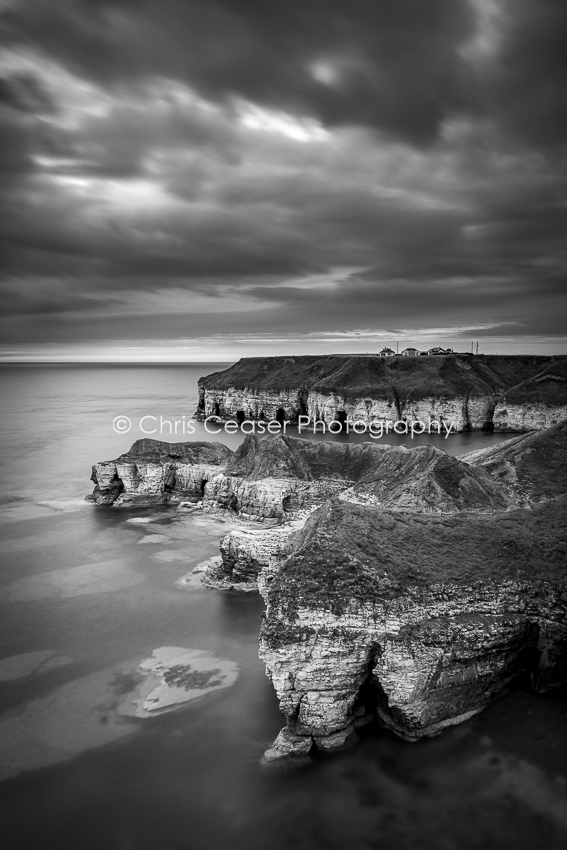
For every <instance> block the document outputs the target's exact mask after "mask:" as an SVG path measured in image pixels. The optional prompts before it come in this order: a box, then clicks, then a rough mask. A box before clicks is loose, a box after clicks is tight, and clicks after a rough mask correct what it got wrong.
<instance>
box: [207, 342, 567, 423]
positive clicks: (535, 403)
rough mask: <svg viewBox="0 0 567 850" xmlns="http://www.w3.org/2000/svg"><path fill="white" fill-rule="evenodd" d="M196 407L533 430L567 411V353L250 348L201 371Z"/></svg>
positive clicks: (226, 413)
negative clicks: (293, 352) (282, 353)
mask: <svg viewBox="0 0 567 850" xmlns="http://www.w3.org/2000/svg"><path fill="white" fill-rule="evenodd" d="M196 415H197V417H198V418H201V419H205V418H206V417H208V416H216V417H219V418H220V419H231V418H234V419H249V420H263V419H266V420H276V419H279V420H280V421H283V420H286V421H289V422H292V423H294V422H297V420H298V417H299V416H305V417H308V419H309V420H310V422H315V421H321V422H326V423H329V422H331V421H335V420H336V421H339V422H355V421H363V422H367V423H368V422H370V421H392V422H394V421H398V420H407V421H410V422H411V421H421V422H427V421H428V420H429V419H431V420H432V421H435V422H439V423H442V422H451V423H453V430H456V431H467V430H481V429H490V430H492V429H494V430H498V431H512V432H514V431H516V432H526V431H531V430H536V429H541V428H547V427H549V426H550V425H553V424H555V423H557V422H559V421H561V420H564V419H567V357H565V356H557V357H538V356H529V355H476V356H471V355H464V354H450V355H445V356H425V357H401V356H400V357H380V356H379V355H361V354H357V355H324V356H298V357H264V358H261V357H247V358H243V359H241V360H239V361H238V363H235V364H234V366H231V367H230V368H229V369H226V370H224V371H223V372H215V373H213V374H211V375H207V376H205V377H203V378H200V380H199V405H198V408H197V411H196Z"/></svg>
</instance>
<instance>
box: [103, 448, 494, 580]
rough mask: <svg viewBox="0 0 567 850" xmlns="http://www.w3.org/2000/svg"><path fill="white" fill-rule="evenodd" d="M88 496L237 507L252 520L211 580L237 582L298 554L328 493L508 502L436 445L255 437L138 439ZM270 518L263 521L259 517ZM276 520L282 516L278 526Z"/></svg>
mask: <svg viewBox="0 0 567 850" xmlns="http://www.w3.org/2000/svg"><path fill="white" fill-rule="evenodd" d="M92 480H93V481H94V483H95V488H94V491H93V493H92V495H91V496H90V497H89V499H90V500H91V501H93V502H95V503H96V504H102V505H112V506H113V507H117V508H125V507H126V508H128V507H134V506H147V505H155V504H173V505H181V506H186V505H187V504H188V503H189V504H197V503H199V504H200V505H201V506H202V507H203V508H204V509H205V510H211V509H217V508H220V509H229V510H232V511H234V512H235V513H237V514H238V515H239V516H240V517H241V518H242V519H243V521H244V520H254V521H255V524H256V528H250V527H249V526H245V527H243V528H242V529H241V530H234V531H232V532H230V533H229V534H228V535H227V536H226V537H225V538H223V541H222V542H221V546H220V551H221V556H222V566H221V567H220V568H218V567H211V569H210V570H209V571H208V572H207V575H206V577H205V582H206V583H207V582H208V583H209V585H211V586H216V587H225V588H228V587H230V588H235V589H238V588H239V587H241V586H242V584H243V583H247V584H249V583H255V582H256V579H257V575H258V573H259V571H260V570H261V569H263V568H265V567H267V566H268V565H269V563H270V562H271V561H272V560H273V559H274V558H280V557H283V556H284V555H286V554H288V553H289V545H290V544H289V538H290V537H291V536H292V535H293V533H294V532H295V531H296V530H297V529H298V528H300V527H302V526H303V524H304V522H305V520H306V519H307V517H308V516H309V515H310V513H312V512H313V511H314V510H315V509H316V508H317V507H318V506H320V505H321V504H322V503H323V502H324V501H325V500H326V499H328V498H329V497H331V496H333V495H340V497H341V499H343V500H344V501H347V502H353V503H356V504H358V503H362V504H372V505H379V506H384V507H397V508H405V509H412V510H422V511H425V512H431V513H450V512H453V511H456V510H460V509H462V508H467V509H469V510H488V509H491V508H493V509H502V508H505V507H506V506H508V504H509V503H510V500H509V497H508V496H507V494H506V492H505V488H503V487H502V486H501V484H500V483H499V482H495V481H493V480H492V478H491V477H490V475H489V473H488V472H486V471H485V470H484V469H483V468H482V467H478V468H473V467H471V466H470V465H468V464H466V463H464V462H463V461H461V460H459V459H457V458H454V457H452V456H450V455H447V454H446V453H445V452H443V451H441V450H439V449H436V448H434V447H432V446H428V445H427V446H420V447H416V448H414V449H406V448H404V447H399V446H395V447H394V446H383V445H376V444H373V443H363V444H359V445H349V444H344V443H343V444H339V443H330V442H329V443H327V442H321V443H320V442H317V443H314V442H310V441H307V440H300V439H297V438H294V437H284V436H274V437H267V438H264V439H259V438H258V437H256V436H253V435H250V436H248V437H247V438H246V439H245V441H244V443H243V444H242V445H241V446H240V447H239V448H238V450H237V451H236V452H234V453H233V452H231V451H230V450H229V449H228V448H226V447H225V446H223V445H221V444H218V443H212V444H211V443H180V444H169V443H163V442H160V441H157V440H138V441H137V442H136V443H134V445H133V446H132V448H131V449H130V450H129V452H127V453H126V454H124V455H121V456H120V457H119V458H117V459H116V460H113V461H105V462H102V463H97V464H95V465H94V467H93V474H92ZM258 520H260V521H262V523H263V525H262V526H261V527H257V521H258ZM274 523H281V525H279V526H278V527H276V528H274V527H273V524H274Z"/></svg>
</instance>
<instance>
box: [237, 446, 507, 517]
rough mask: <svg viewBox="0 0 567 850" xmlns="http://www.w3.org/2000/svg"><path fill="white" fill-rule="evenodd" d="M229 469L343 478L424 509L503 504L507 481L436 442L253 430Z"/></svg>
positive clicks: (255, 475) (361, 489) (390, 501)
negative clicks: (345, 439) (316, 437)
mask: <svg viewBox="0 0 567 850" xmlns="http://www.w3.org/2000/svg"><path fill="white" fill-rule="evenodd" d="M226 471H227V474H229V475H238V476H242V477H245V478H247V479H249V480H252V481H255V480H259V479H265V478H292V479H299V480H301V481H319V480H322V479H342V480H343V481H344V482H345V487H346V486H348V485H351V484H352V485H354V494H355V496H360V495H370V496H373V497H375V498H376V499H378V500H379V501H380V502H381V503H382V504H385V505H398V506H402V505H405V506H406V507H408V508H410V507H411V508H413V509H418V508H421V509H423V510H435V511H436V512H440V511H454V510H457V509H459V510H462V509H465V508H470V509H476V510H487V509H489V508H494V509H500V510H503V509H504V508H506V507H507V506H508V504H509V502H508V499H507V497H506V495H505V494H504V492H503V490H502V488H501V486H500V485H499V484H498V483H496V482H494V481H493V480H492V479H491V477H490V476H489V474H488V473H487V472H486V471H485V470H484V469H483V468H482V467H478V468H473V467H471V466H470V465H469V464H467V463H464V462H463V461H462V460H460V459H458V458H455V457H453V456H452V455H449V454H447V453H446V452H444V451H443V450H442V449H438V448H436V447H434V446H432V445H422V446H415V447H413V448H406V447H405V446H388V445H378V444H375V443H358V444H351V443H333V442H313V441H311V440H302V439H300V438H297V437H288V436H283V435H277V436H273V437H262V438H258V437H257V436H255V435H249V436H248V437H247V438H246V439H245V441H244V442H243V443H242V445H241V446H240V447H239V448H238V450H237V451H236V453H235V455H234V456H233V458H232V459H231V461H230V462H229V464H228V466H227V470H226Z"/></svg>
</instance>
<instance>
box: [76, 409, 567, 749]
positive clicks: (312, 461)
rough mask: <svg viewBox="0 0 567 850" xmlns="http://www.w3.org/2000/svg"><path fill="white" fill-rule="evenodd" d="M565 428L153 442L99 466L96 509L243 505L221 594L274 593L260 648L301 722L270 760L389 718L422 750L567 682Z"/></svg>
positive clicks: (209, 579) (289, 712) (214, 572)
mask: <svg viewBox="0 0 567 850" xmlns="http://www.w3.org/2000/svg"><path fill="white" fill-rule="evenodd" d="M566 457H567V422H564V423H561V424H559V425H556V426H553V427H551V428H549V429H547V430H545V431H541V432H538V433H532V434H527V435H522V436H519V437H515V438H513V439H510V440H507V441H505V442H503V443H500V444H499V445H497V446H493V447H491V448H489V449H485V450H482V451H477V452H472V453H470V454H468V455H465V456H463V457H462V458H455V457H451V456H450V455H447V454H446V453H445V452H443V451H441V450H439V449H436V448H433V447H432V446H421V447H417V448H414V449H406V448H402V447H390V446H383V445H376V444H371V443H365V444H360V445H348V444H338V443H314V442H308V441H305V440H299V439H295V438H291V437H282V436H279V437H272V438H263V439H258V438H257V437H254V436H250V437H248V438H247V439H246V440H245V442H244V443H243V444H242V446H241V447H240V448H239V449H238V451H237V452H235V453H233V452H231V451H230V450H229V449H227V448H226V447H224V446H222V445H220V444H205V443H188V444H173V445H171V444H168V443H161V442H158V441H153V440H142V441H138V442H137V443H135V444H134V446H133V447H132V449H130V451H129V452H128V453H126V454H125V455H122V456H121V457H120V458H118V459H117V460H116V461H109V462H105V463H102V464H95V466H94V467H93V481H94V482H95V485H96V486H95V490H94V493H93V495H92V496H91V497H90V498H91V499H92V500H93V501H95V502H97V503H98V504H104V505H113V506H116V507H127V506H131V505H140V504H141V505H145V504H163V503H170V504H174V505H175V504H177V505H178V506H180V507H182V506H184V505H185V506H187V505H189V506H196V505H198V506H199V508H201V509H203V510H217V509H225V510H226V509H230V510H233V511H235V512H236V513H237V514H239V515H240V517H241V518H242V519H243V521H244V522H243V525H242V527H241V528H238V529H236V530H235V531H232V532H231V533H230V534H228V535H226V536H225V537H224V538H223V540H222V541H221V544H220V551H221V556H222V560H221V563H220V564H218V563H217V564H216V566H215V568H214V569H211V571H208V572H207V573H205V583H208V584H209V586H214V587H224V588H238V587H239V586H240V587H248V588H249V587H250V586H251V585H252V584H254V583H255V582H256V581H258V583H259V588H260V592H261V593H262V595H263V596H264V598H265V600H266V615H265V619H264V623H263V626H262V632H261V640H260V654H261V658H262V659H263V660H264V662H265V664H266V669H267V673H268V675H269V676H270V678H271V680H272V682H273V684H274V687H275V689H276V692H277V694H278V698H279V700H280V706H281V709H282V712H283V713H284V715H285V716H286V720H287V725H286V727H285V729H284V730H282V732H281V733H280V735H279V736H278V739H277V740H276V742H275V744H274V746H273V747H272V748H271V749H270V750H269V751H268V753H267V754H266V756H267V758H268V760H269V759H273V758H278V757H281V756H284V755H289V754H298V753H304V752H307V751H309V750H310V749H311V747H313V746H314V745H315V746H317V747H321V748H332V747H336V746H340V745H341V744H342V743H344V741H345V739H346V738H347V736H348V735H349V734H350V733H351V732H352V731H353V729H355V728H356V727H357V726H359V725H361V724H363V723H366V722H368V721H369V720H370V719H372V718H373V717H376V716H377V717H378V718H380V722H382V723H383V724H385V725H386V726H388V727H389V728H390V729H392V730H393V731H394V732H395V733H396V734H398V735H400V736H401V737H403V738H405V739H406V740H417V739H418V738H420V737H423V736H427V735H433V734H437V733H438V732H439V731H441V730H442V729H443V728H444V727H446V726H448V725H451V724H453V723H458V722H461V721H462V720H465V719H466V718H467V717H470V716H471V714H474V713H475V712H477V711H480V710H481V709H482V708H483V707H484V706H485V705H487V703H488V702H489V701H490V699H491V698H492V697H493V696H494V695H495V694H497V693H498V692H499V691H500V690H501V689H502V688H503V687H504V686H505V685H506V684H507V683H508V682H509V681H510V680H511V679H513V678H514V677H516V676H520V675H526V676H529V677H531V681H532V682H533V685H534V688H535V689H536V690H538V691H545V690H550V689H555V688H563V687H565V685H566V683H567V464H566V462H565V461H566Z"/></svg>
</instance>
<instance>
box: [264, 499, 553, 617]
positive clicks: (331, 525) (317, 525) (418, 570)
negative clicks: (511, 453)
mask: <svg viewBox="0 0 567 850" xmlns="http://www.w3.org/2000/svg"><path fill="white" fill-rule="evenodd" d="M506 578H509V579H519V580H525V579H528V580H534V581H549V582H552V583H559V584H562V585H565V582H566V581H567V496H561V497H559V498H557V499H553V500H550V501H548V502H543V503H541V504H539V505H537V506H536V507H535V508H533V509H518V510H515V511H509V512H500V513H484V514H473V513H466V512H463V513H459V514H454V515H451V516H432V515H427V514H415V513H414V514H410V513H405V512H399V511H389V510H380V509H377V508H370V507H363V506H360V505H353V504H349V503H346V502H343V501H341V500H339V499H332V500H330V501H329V502H327V503H326V504H325V505H323V506H322V507H321V508H320V509H319V510H318V511H317V512H316V513H315V514H314V515H313V516H312V517H311V518H310V520H309V521H308V523H307V525H306V527H305V529H304V531H303V535H302V540H301V543H300V546H299V548H298V550H297V551H296V552H295V553H294V554H293V555H291V557H290V558H288V560H287V561H286V562H285V563H284V564H283V566H282V567H281V568H280V571H279V573H278V575H277V577H276V578H275V580H274V581H273V584H272V586H271V589H270V592H269V593H270V601H271V602H274V603H275V604H281V605H282V606H283V607H284V608H285V609H287V610H288V611H293V609H294V608H297V606H298V605H301V606H306V607H314V608H325V609H331V610H335V611H337V612H340V611H342V610H344V608H345V606H346V605H347V604H348V602H349V601H350V600H355V601H360V602H372V601H373V600H384V599H391V598H394V597H396V596H399V595H400V594H402V593H404V592H406V591H407V590H408V588H410V587H413V588H414V589H415V590H416V592H419V588H420V587H421V588H426V587H428V586H431V585H432V584H440V583H450V584H461V585H473V584H475V583H476V582H479V581H486V582H492V581H495V582H498V581H502V580H504V579H506Z"/></svg>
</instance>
